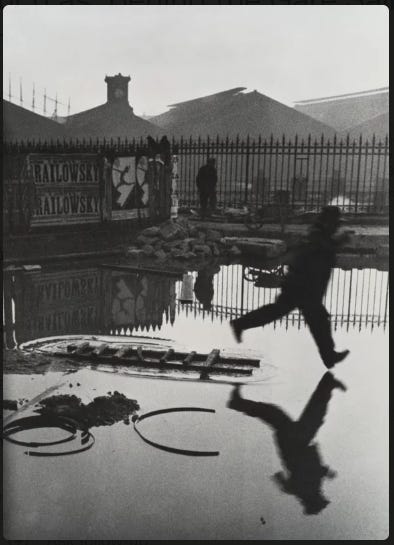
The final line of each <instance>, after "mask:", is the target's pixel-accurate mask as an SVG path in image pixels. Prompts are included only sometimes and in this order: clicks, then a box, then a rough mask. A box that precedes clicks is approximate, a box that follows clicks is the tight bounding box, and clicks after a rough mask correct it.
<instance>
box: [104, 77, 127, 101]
mask: <svg viewBox="0 0 394 545" xmlns="http://www.w3.org/2000/svg"><path fill="white" fill-rule="evenodd" d="M104 81H105V83H106V84H107V102H108V103H114V102H118V103H119V102H126V103H128V102H129V81H130V76H122V74H120V73H119V74H118V75H117V76H105V80H104Z"/></svg>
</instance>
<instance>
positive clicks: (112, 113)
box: [65, 102, 162, 138]
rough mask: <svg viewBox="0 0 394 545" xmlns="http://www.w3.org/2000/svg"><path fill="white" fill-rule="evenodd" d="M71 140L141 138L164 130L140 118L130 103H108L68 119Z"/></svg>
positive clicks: (66, 125)
mask: <svg viewBox="0 0 394 545" xmlns="http://www.w3.org/2000/svg"><path fill="white" fill-rule="evenodd" d="M65 127H66V131H67V133H68V134H69V136H70V137H71V138H74V137H75V138H90V137H92V138H139V137H141V136H142V137H145V136H148V135H152V136H157V135H158V134H160V133H161V132H162V130H161V129H160V128H159V127H157V126H155V125H153V124H152V123H150V122H149V121H146V120H145V119H142V118H141V117H138V116H137V115H135V114H134V113H133V108H132V107H131V106H130V105H129V104H128V102H120V103H118V104H115V103H108V102H107V103H106V104H102V105H101V106H97V107H96V108H91V109H90V110H85V111H83V112H80V113H78V114H74V115H71V116H69V117H68V118H67V121H66V124H65Z"/></svg>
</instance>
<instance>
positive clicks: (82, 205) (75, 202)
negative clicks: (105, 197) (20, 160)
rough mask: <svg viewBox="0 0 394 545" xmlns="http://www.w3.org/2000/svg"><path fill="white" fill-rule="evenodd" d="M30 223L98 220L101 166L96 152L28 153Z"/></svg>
mask: <svg viewBox="0 0 394 545" xmlns="http://www.w3.org/2000/svg"><path fill="white" fill-rule="evenodd" d="M28 161H29V171H30V175H31V177H32V179H33V183H34V189H35V199H34V207H33V214H32V225H55V224H67V223H86V222H98V221H100V220H101V216H102V199H101V194H100V180H101V169H100V163H99V158H98V156H97V155H96V154H31V155H29V158H28Z"/></svg>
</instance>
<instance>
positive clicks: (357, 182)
mask: <svg viewBox="0 0 394 545" xmlns="http://www.w3.org/2000/svg"><path fill="white" fill-rule="evenodd" d="M362 139H363V137H362V135H361V134H360V138H359V141H358V163H357V179H356V204H355V207H354V212H355V213H356V214H357V209H358V191H359V187H360V166H361V143H362Z"/></svg>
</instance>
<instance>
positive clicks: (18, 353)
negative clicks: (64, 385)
mask: <svg viewBox="0 0 394 545" xmlns="http://www.w3.org/2000/svg"><path fill="white" fill-rule="evenodd" d="M79 367H80V366H79V365H77V364H76V363H75V362H74V361H72V360H68V359H60V358H54V357H52V356H46V355H45V354H41V353H39V352H24V351H23V350H20V349H18V348H14V349H12V350H6V349H3V373H4V374H7V373H12V374H14V375H33V374H40V375H45V373H47V372H48V371H49V370H51V371H58V372H64V373H66V374H69V373H74V372H76V371H78V369H79Z"/></svg>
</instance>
